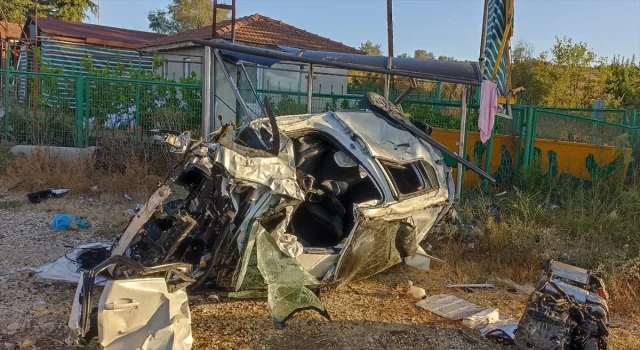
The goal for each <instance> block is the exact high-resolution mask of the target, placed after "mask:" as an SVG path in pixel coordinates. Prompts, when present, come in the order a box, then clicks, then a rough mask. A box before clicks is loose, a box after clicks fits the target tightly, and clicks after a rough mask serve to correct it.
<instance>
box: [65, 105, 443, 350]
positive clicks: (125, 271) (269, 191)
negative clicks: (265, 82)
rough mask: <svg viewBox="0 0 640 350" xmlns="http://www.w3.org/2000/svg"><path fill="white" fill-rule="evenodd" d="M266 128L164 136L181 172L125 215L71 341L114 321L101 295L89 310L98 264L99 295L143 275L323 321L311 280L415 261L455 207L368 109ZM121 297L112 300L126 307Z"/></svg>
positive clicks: (330, 282) (325, 282) (260, 124)
mask: <svg viewBox="0 0 640 350" xmlns="http://www.w3.org/2000/svg"><path fill="white" fill-rule="evenodd" d="M267 125H268V123H267V122H266V121H265V120H256V121H254V122H252V123H251V124H250V125H249V126H247V127H246V128H244V129H243V130H242V131H240V132H239V133H238V135H237V137H235V138H234V139H233V140H231V139H230V138H228V135H224V134H225V133H226V131H225V130H227V131H228V130H230V128H231V127H232V126H231V125H225V126H223V127H222V128H221V129H220V130H219V131H218V133H217V134H216V135H215V136H214V137H213V140H212V142H202V141H195V140H191V139H190V137H189V135H188V133H186V134H182V135H179V136H176V135H169V136H167V137H166V140H167V142H169V143H171V144H172V145H173V146H175V147H176V149H179V151H180V152H181V153H183V158H182V159H183V160H182V161H181V162H180V163H179V164H178V165H177V166H176V169H180V171H179V172H178V173H177V175H176V176H173V175H171V176H169V179H168V181H167V183H165V184H162V185H160V186H159V187H158V189H157V191H156V192H155V193H154V194H153V195H152V196H151V197H150V199H149V200H148V201H147V203H146V204H145V205H144V207H143V208H142V209H141V210H140V211H139V212H138V213H137V214H136V216H135V217H134V218H133V219H132V220H131V222H130V224H129V226H128V227H127V228H126V229H125V231H124V233H123V234H122V235H121V237H120V239H119V240H118V242H116V243H115V244H114V246H113V247H112V250H111V257H110V258H109V259H107V260H106V261H105V262H104V263H103V264H101V265H99V266H98V267H96V268H94V269H93V270H91V272H90V273H88V274H86V275H85V276H84V278H83V282H82V284H83V285H82V288H79V289H78V294H77V298H76V300H75V303H76V305H75V306H74V309H75V310H77V312H76V313H75V314H73V313H72V314H73V316H72V322H70V324H71V325H72V328H74V330H75V331H76V333H77V335H78V336H79V337H80V338H83V337H85V338H86V336H87V335H88V334H92V332H91V329H92V327H94V326H95V325H94V326H92V325H91V324H90V323H91V319H92V318H93V319H96V317H95V315H92V314H95V313H96V312H97V313H98V316H97V320H98V322H97V323H98V324H100V323H101V320H102V319H103V318H105V317H112V316H106V315H105V313H106V311H111V310H112V309H113V307H111V309H109V307H107V306H105V305H102V303H103V302H107V301H108V302H111V303H113V301H110V300H112V299H113V298H110V297H109V296H105V295H104V293H105V292H104V291H103V295H102V297H101V298H100V304H99V305H98V307H97V308H96V307H93V309H95V310H92V307H91V298H90V297H89V295H90V294H92V293H93V285H94V284H93V281H92V278H95V277H96V276H98V275H99V273H104V272H108V273H109V274H110V275H111V277H112V278H113V279H114V280H115V281H111V282H113V283H116V284H115V285H108V286H110V287H109V288H107V289H105V291H110V290H114V288H115V287H120V288H116V289H117V290H119V291H120V292H119V293H121V294H122V286H119V285H118V284H119V283H122V282H120V280H128V279H134V280H135V281H136V283H140V281H144V278H148V279H149V281H150V282H149V283H154V284H155V283H158V282H157V281H158V278H159V276H164V278H165V280H166V282H167V284H168V285H169V289H171V288H176V287H179V288H185V287H186V289H187V291H188V292H189V293H210V292H226V293H239V294H235V295H242V294H243V293H244V295H248V296H255V295H265V294H266V295H267V298H268V304H269V308H270V311H271V313H272V316H273V319H274V321H275V323H276V325H277V326H278V327H284V323H285V322H286V320H287V319H288V318H289V317H291V316H292V315H293V314H294V313H295V312H296V311H299V310H307V309H315V310H317V311H319V312H320V313H322V314H323V315H325V316H327V317H328V312H327V310H325V308H324V306H323V305H322V302H321V301H320V299H319V298H318V294H317V293H318V290H319V287H321V286H335V285H339V284H342V283H347V282H349V281H353V280H359V279H363V278H366V277H369V276H371V275H374V274H376V273H378V272H380V271H382V270H384V269H386V268H388V267H390V266H392V265H395V264H398V263H400V262H402V260H403V259H408V258H411V257H413V256H414V255H415V254H416V252H417V251H418V248H419V245H418V243H420V242H421V241H422V240H423V239H424V238H425V237H426V235H427V234H428V232H429V231H430V230H431V228H432V227H433V226H434V225H436V224H437V223H438V222H440V221H441V220H443V219H451V218H453V217H454V212H453V206H452V204H453V182H452V178H451V173H450V170H449V168H448V167H446V166H445V165H444V162H443V159H442V156H441V154H440V153H439V152H438V151H436V150H434V149H433V148H432V147H431V146H430V145H428V144H427V143H426V142H424V141H422V140H420V139H418V138H416V137H414V136H413V135H411V134H410V133H409V132H407V131H404V130H402V129H399V128H397V127H395V126H394V125H393V124H392V123H390V122H389V121H388V119H387V118H385V117H384V116H381V115H380V113H375V112H373V111H371V110H353V111H337V112H327V113H322V114H316V115H296V116H286V117H280V118H278V119H277V129H278V133H279V135H278V136H277V137H274V136H273V135H272V134H270V132H272V131H273V129H270V128H267ZM273 142H278V143H279V145H278V146H277V147H272V143H273ZM273 149H275V152H271V153H270V150H271V151H273ZM172 183H173V184H174V185H179V186H181V187H183V188H184V189H186V193H187V194H186V196H185V197H184V198H179V199H173V200H169V199H168V198H170V196H171V191H172V189H171V187H172V186H171V184H172ZM152 281H153V282H152ZM127 283H128V284H127V285H129V286H135V285H136V284H135V283H134V282H127ZM133 290H135V288H134V289H133ZM158 293H160V294H162V291H154V292H153V293H152V294H158ZM165 293H168V292H165ZM232 295H234V294H232ZM125 299H126V298H125ZM129 299H131V300H133V299H135V298H129ZM131 300H129V301H127V302H123V303H121V304H118V305H117V307H120V308H122V309H127V308H136V309H137V308H138V307H139V305H138V304H137V302H136V301H131ZM165 300H166V301H167V302H168V303H171V302H172V298H165ZM180 300H182V299H180ZM138 302H139V299H138ZM116 304H117V303H116ZM173 308H174V307H173V306H170V307H169V306H167V310H170V309H173ZM105 310H106V311H105ZM165 311H166V310H165ZM167 312H168V311H167ZM182 314H184V312H183V313H182ZM102 315H105V316H102ZM165 316H166V315H165ZM74 318H75V320H73V319H74ZM160 329H161V330H164V329H166V325H163V327H162V328H160ZM101 340H103V341H104V338H102V339H101Z"/></svg>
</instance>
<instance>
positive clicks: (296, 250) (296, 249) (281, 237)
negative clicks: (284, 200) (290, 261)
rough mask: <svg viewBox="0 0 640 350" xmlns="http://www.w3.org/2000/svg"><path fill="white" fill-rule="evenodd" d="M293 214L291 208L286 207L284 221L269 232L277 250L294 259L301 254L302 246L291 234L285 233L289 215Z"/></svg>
mask: <svg viewBox="0 0 640 350" xmlns="http://www.w3.org/2000/svg"><path fill="white" fill-rule="evenodd" d="M292 214H293V207H292V206H288V207H286V208H285V216H284V219H282V221H281V222H280V223H279V224H278V226H276V228H275V229H274V230H273V231H272V232H271V238H273V240H274V241H275V242H276V245H277V246H278V249H280V251H281V252H282V253H283V254H286V255H287V256H289V257H292V258H295V257H297V256H299V255H300V254H302V250H303V248H302V244H301V243H300V242H298V238H297V237H296V236H294V235H292V234H289V233H286V232H285V231H286V229H287V226H288V225H289V222H290V221H291V215H292Z"/></svg>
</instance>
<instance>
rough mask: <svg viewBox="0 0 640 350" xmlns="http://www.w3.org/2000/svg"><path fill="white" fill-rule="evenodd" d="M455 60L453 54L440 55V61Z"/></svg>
mask: <svg viewBox="0 0 640 350" xmlns="http://www.w3.org/2000/svg"><path fill="white" fill-rule="evenodd" d="M455 60H456V59H455V58H453V57H451V56H444V55H440V56H438V61H455Z"/></svg>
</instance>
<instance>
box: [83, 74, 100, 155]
mask: <svg viewBox="0 0 640 350" xmlns="http://www.w3.org/2000/svg"><path fill="white" fill-rule="evenodd" d="M84 99H85V101H86V102H85V106H84V118H83V119H82V123H83V125H84V127H85V129H84V144H85V146H87V147H89V135H90V134H91V129H92V126H94V125H89V124H90V123H89V118H90V114H91V80H90V79H87V80H85V81H84ZM93 123H94V124H95V123H96V120H95V118H94V119H93ZM96 134H97V133H96ZM96 136H97V135H96Z"/></svg>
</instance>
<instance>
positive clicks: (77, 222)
mask: <svg viewBox="0 0 640 350" xmlns="http://www.w3.org/2000/svg"><path fill="white" fill-rule="evenodd" d="M51 228H53V229H54V230H68V229H73V230H75V229H88V228H91V224H90V223H88V222H87V221H86V220H82V219H81V218H80V217H79V216H78V215H73V214H58V215H56V216H55V217H54V218H53V220H51Z"/></svg>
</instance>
